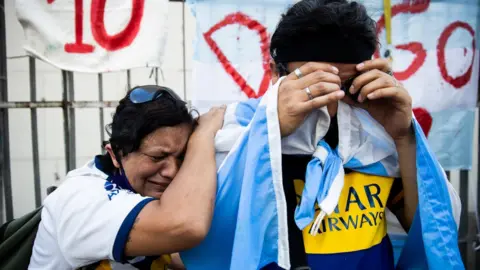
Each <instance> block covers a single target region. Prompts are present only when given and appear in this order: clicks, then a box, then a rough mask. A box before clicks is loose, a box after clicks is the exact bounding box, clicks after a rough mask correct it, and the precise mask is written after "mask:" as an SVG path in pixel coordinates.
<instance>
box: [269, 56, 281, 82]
mask: <svg viewBox="0 0 480 270" xmlns="http://www.w3.org/2000/svg"><path fill="white" fill-rule="evenodd" d="M270 75H271V76H272V84H276V83H277V81H278V79H280V74H278V69H277V64H275V61H273V60H270Z"/></svg>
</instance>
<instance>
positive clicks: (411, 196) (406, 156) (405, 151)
mask: <svg viewBox="0 0 480 270" xmlns="http://www.w3.org/2000/svg"><path fill="white" fill-rule="evenodd" d="M395 145H396V147H397V152H398V161H399V165H400V176H401V179H402V180H401V181H402V186H403V191H401V192H402V193H403V196H402V197H403V207H399V208H398V210H396V211H394V214H395V215H396V216H397V218H398V220H399V221H400V223H401V224H402V227H403V228H404V229H405V230H406V231H407V232H408V230H409V229H410V225H412V222H413V218H414V216H415V212H416V210H417V205H418V190H417V159H416V156H417V153H416V141H415V134H414V132H413V129H412V131H411V132H410V133H409V135H407V136H405V137H404V138H402V139H399V140H396V141H395ZM399 195H402V194H399Z"/></svg>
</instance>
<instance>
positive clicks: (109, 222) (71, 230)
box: [29, 160, 169, 270]
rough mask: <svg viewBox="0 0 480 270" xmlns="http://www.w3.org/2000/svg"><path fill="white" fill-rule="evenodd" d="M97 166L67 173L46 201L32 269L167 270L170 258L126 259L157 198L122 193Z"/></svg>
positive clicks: (92, 164)
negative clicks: (136, 227)
mask: <svg viewBox="0 0 480 270" xmlns="http://www.w3.org/2000/svg"><path fill="white" fill-rule="evenodd" d="M97 166H98V165H97ZM97 166H96V165H95V160H92V161H90V162H89V163H87V164H86V165H85V166H84V167H82V168H79V169H77V170H74V171H71V172H69V173H68V175H67V177H66V179H65V181H64V183H63V184H62V185H60V187H59V188H58V189H57V190H55V191H54V192H53V193H52V194H50V195H49V196H48V197H47V198H46V199H45V201H44V205H43V209H42V221H41V223H40V226H39V228H38V232H37V236H36V238H35V243H34V246H33V251H32V257H31V258H30V265H29V269H42V270H47V269H55V270H63V269H77V268H80V267H82V266H86V265H90V264H93V263H100V264H101V265H100V266H107V265H108V266H110V268H108V267H107V268H101V269H137V267H135V266H134V265H136V264H142V265H145V263H149V264H151V265H152V266H154V265H156V266H158V267H159V268H158V269H164V268H163V267H162V266H160V264H162V262H161V261H163V260H162V258H163V259H165V260H168V259H169V258H165V257H162V258H160V260H159V259H158V258H145V257H137V258H133V259H131V258H129V259H128V261H127V258H124V248H125V243H126V241H127V239H128V235H129V232H130V230H131V228H132V226H133V223H134V221H135V219H136V217H137V215H138V213H140V211H141V210H142V208H143V207H144V206H145V205H146V204H147V203H149V202H151V201H152V200H154V198H150V197H143V196H141V195H139V194H137V193H134V192H133V191H131V190H129V189H127V188H124V187H123V188H122V187H121V186H119V185H118V184H116V183H115V182H114V181H112V178H111V177H109V176H108V175H107V174H105V173H103V172H102V171H101V170H99V169H98V168H97ZM98 167H100V166H98ZM122 263H125V264H122ZM165 263H169V262H165ZM142 268H143V267H142ZM155 268H156V267H155ZM148 269H150V267H148ZM152 269H154V268H152ZM165 269H166V268H165Z"/></svg>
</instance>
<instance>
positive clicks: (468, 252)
mask: <svg viewBox="0 0 480 270" xmlns="http://www.w3.org/2000/svg"><path fill="white" fill-rule="evenodd" d="M170 1H172V2H183V1H182V0H170ZM3 6H4V0H0V7H3ZM184 12H185V8H183V14H182V15H183V16H185V14H184ZM5 24H6V23H5V14H4V10H1V11H0V224H2V223H3V222H4V221H5V220H11V219H13V217H14V213H13V198H12V185H11V172H10V145H9V122H8V121H9V118H8V113H9V110H11V109H19V108H22V109H30V116H31V122H30V125H31V138H32V155H33V172H34V179H33V183H34V190H35V193H34V194H35V205H36V206H37V207H38V206H40V205H41V200H42V192H45V191H42V190H41V179H40V165H39V164H40V160H39V143H38V127H37V124H38V120H37V110H38V109H44V108H61V109H62V111H63V132H64V144H65V165H66V171H70V170H73V169H74V168H75V167H76V148H75V145H76V141H75V129H76V123H75V110H76V109H79V108H98V109H99V118H100V125H99V128H100V130H103V128H104V126H105V124H104V109H105V108H114V107H116V106H117V105H118V101H105V100H103V76H102V74H98V101H76V100H74V91H75V89H74V73H73V72H70V71H65V70H62V71H61V73H62V86H63V96H62V100H60V101H36V99H37V93H36V90H37V89H36V59H35V58H33V57H29V61H28V64H29V82H30V83H29V87H30V101H29V102H18V101H9V99H8V91H7V55H6V33H5V29H6V25H5ZM183 31H184V33H185V29H183ZM184 41H185V39H184ZM184 48H185V46H184ZM184 50H185V49H184ZM184 56H185V53H184ZM183 65H184V67H185V57H184V62H183ZM59 72H60V71H59ZM154 75H155V82H156V83H158V69H154ZM126 76H127V85H128V87H129V88H130V84H131V80H130V71H127V72H126ZM185 77H186V76H184V87H186V86H185V85H186V83H185ZM184 91H185V89H184ZM478 126H479V127H480V123H479V125H478ZM100 134H101V135H100V136H101V140H102V141H104V133H103V132H100ZM479 134H480V133H479ZM479 137H480V136H479ZM477 139H478V138H477ZM478 172H479V175H480V162H479V165H478ZM447 175H448V176H449V177H450V173H448V172H447ZM468 178H469V176H468V171H466V170H462V171H461V172H460V188H459V194H460V198H461V201H462V205H463V207H462V215H461V222H460V228H459V247H460V251H461V254H462V257H463V260H464V262H465V264H466V266H468V269H480V251H479V249H480V248H478V247H477V246H478V245H477V241H476V240H477V226H476V224H480V220H479V217H478V215H474V214H472V213H469V212H468V199H469V198H468V197H469V192H468V191H469V179H468ZM477 181H478V180H477ZM477 189H478V190H477V205H476V207H477V213H478V212H480V205H479V204H478V202H480V200H479V198H478V197H479V195H480V185H477ZM4 211H5V212H4ZM475 266H476V267H475Z"/></svg>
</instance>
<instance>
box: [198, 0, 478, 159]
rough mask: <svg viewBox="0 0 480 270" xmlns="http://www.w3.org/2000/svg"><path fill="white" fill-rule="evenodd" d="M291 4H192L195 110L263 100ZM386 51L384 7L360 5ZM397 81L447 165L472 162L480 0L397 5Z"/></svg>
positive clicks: (207, 0)
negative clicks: (274, 38)
mask: <svg viewBox="0 0 480 270" xmlns="http://www.w3.org/2000/svg"><path fill="white" fill-rule="evenodd" d="M293 2H296V1H289V0H242V1H240V0H203V1H200V0H197V1H196V0H191V1H190V4H191V7H192V10H193V12H194V14H195V16H196V19H197V37H196V38H197V41H196V44H195V55H194V69H193V74H194V77H193V84H192V85H193V87H194V89H192V90H193V93H194V94H193V100H192V103H193V105H194V106H195V107H197V108H198V109H199V110H200V111H205V110H207V109H208V108H209V107H211V106H213V105H219V104H225V103H231V102H235V101H239V100H245V99H247V98H249V97H250V98H252V97H259V96H262V95H263V93H264V92H265V90H266V89H267V87H268V84H267V82H268V81H269V72H270V71H269V67H268V61H269V60H270V56H269V50H268V46H269V38H270V36H271V34H272V33H273V31H274V30H275V27H276V25H277V23H278V21H279V19H280V15H281V14H282V13H283V12H285V10H286V9H287V8H288V6H289V5H291V4H292V3H293ZM361 2H363V3H364V4H365V6H366V7H367V10H368V12H369V13H370V14H371V15H372V17H373V18H374V20H376V21H377V23H378V37H379V40H380V43H381V46H380V50H379V52H377V53H376V57H378V56H379V55H383V54H384V53H385V50H386V49H387V48H389V46H387V44H386V41H385V40H386V38H385V19H384V17H383V12H384V11H383V1H379V0H364V1H361ZM391 2H392V3H391V4H392V10H391V11H392V43H393V44H392V46H391V48H390V49H391V51H392V56H393V60H394V61H393V70H394V73H395V74H394V75H395V77H396V78H397V79H398V80H400V81H402V83H403V84H404V85H405V86H406V88H407V89H408V90H409V92H410V94H411V95H412V97H413V101H414V112H415V115H416V116H417V119H418V120H419V122H420V124H421V125H422V128H423V129H424V131H425V133H426V134H427V135H428V139H429V142H430V145H431V146H432V148H433V150H434V151H435V153H436V155H437V157H438V158H439V159H440V162H441V163H442V165H443V166H445V167H446V168H448V169H455V168H463V169H468V168H470V167H471V163H472V160H471V159H472V153H471V151H472V150H471V149H472V147H471V144H472V140H473V138H472V137H473V121H474V115H475V114H474V110H475V106H476V101H477V91H478V77H479V51H478V47H476V43H475V41H476V37H478V33H476V31H478V26H479V25H480V22H479V7H478V2H477V1H476V0H449V1H435V2H431V1H430V0H419V1H404V0H392V1H391Z"/></svg>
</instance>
